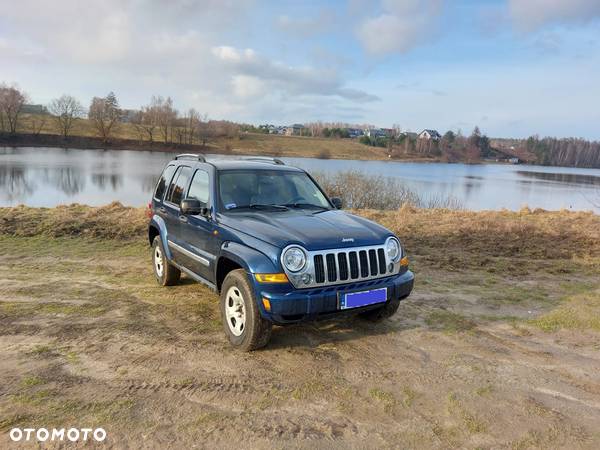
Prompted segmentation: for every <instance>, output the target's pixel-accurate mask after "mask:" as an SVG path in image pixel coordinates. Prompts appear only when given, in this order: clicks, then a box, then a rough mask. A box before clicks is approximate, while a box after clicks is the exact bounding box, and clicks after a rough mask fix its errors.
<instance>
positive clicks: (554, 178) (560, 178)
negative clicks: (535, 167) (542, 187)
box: [517, 170, 600, 186]
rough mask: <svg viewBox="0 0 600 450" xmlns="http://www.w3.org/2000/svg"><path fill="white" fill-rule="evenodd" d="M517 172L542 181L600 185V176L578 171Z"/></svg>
mask: <svg viewBox="0 0 600 450" xmlns="http://www.w3.org/2000/svg"><path fill="white" fill-rule="evenodd" d="M517 174H519V175H521V176H524V177H529V178H535V179H538V180H543V181H550V182H554V183H566V184H592V185H598V186H600V176H597V175H588V174H580V173H557V172H533V171H529V170H518V171H517Z"/></svg>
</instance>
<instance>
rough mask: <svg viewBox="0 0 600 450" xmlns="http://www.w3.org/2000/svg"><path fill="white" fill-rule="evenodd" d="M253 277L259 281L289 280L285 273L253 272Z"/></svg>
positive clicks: (283, 281) (278, 281)
mask: <svg viewBox="0 0 600 450" xmlns="http://www.w3.org/2000/svg"><path fill="white" fill-rule="evenodd" d="M254 277H255V278H256V281H258V282H259V283H287V282H288V281H289V280H288V277H287V275H286V274H285V273H255V274H254Z"/></svg>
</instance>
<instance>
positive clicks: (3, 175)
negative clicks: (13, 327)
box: [0, 147, 600, 212]
mask: <svg viewBox="0 0 600 450" xmlns="http://www.w3.org/2000/svg"><path fill="white" fill-rule="evenodd" d="M172 157H173V155H172V154H169V153H162V152H149V151H148V152H138V151H127V150H77V149H68V150H64V149H56V148H6V147H5V148H1V147H0V206H10V205H16V204H19V203H25V204H28V205H32V206H54V205H58V204H68V203H84V204H89V205H104V204H107V203H110V202H112V201H120V202H121V203H123V204H125V205H132V206H142V205H144V204H146V203H147V202H148V200H149V199H150V196H151V192H152V189H153V188H154V186H155V183H156V180H157V178H158V177H159V175H160V173H161V171H162V169H163V168H164V166H165V164H166V163H167V162H168V161H170V160H171V159H172ZM282 159H283V160H284V161H285V162H286V163H287V164H292V165H294V166H298V167H301V168H304V169H306V170H308V171H309V172H317V171H318V172H322V173H324V174H325V175H326V174H328V173H337V172H340V171H348V170H358V171H361V172H364V173H366V174H372V175H381V176H386V177H394V178H396V179H398V180H399V181H401V182H402V183H403V184H405V185H406V187H408V188H409V189H411V190H412V191H414V192H415V193H416V194H418V195H419V196H420V197H421V198H422V199H424V200H425V201H426V200H427V199H442V200H443V199H446V198H447V197H452V198H455V199H457V200H458V201H459V202H461V203H462V205H463V206H464V207H465V208H468V209H474V210H479V209H500V208H508V209H513V210H517V209H519V208H520V207H521V206H523V205H524V204H527V205H528V206H530V207H532V208H544V209H560V208H563V207H567V208H572V209H577V210H589V209H592V208H593V207H592V204H591V203H590V201H589V200H587V199H590V198H597V197H600V193H599V192H598V191H599V190H600V188H599V186H600V170H593V169H569V168H548V167H536V166H511V165H485V164H481V165H465V164H436V163H433V164H432V163H425V164H423V163H399V162H390V161H350V160H319V159H310V158H282ZM596 211H597V212H600V210H599V209H596Z"/></svg>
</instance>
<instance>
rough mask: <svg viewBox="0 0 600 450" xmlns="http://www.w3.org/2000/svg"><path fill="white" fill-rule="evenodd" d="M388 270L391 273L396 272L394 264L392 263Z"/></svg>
mask: <svg viewBox="0 0 600 450" xmlns="http://www.w3.org/2000/svg"><path fill="white" fill-rule="evenodd" d="M388 269H389V271H390V272H393V271H394V264H392V263H390V265H389V266H388Z"/></svg>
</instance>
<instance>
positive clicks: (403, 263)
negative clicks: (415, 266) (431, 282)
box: [400, 256, 408, 267]
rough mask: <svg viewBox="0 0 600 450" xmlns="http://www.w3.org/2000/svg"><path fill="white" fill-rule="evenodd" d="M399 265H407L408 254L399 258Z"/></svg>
mask: <svg viewBox="0 0 600 450" xmlns="http://www.w3.org/2000/svg"><path fill="white" fill-rule="evenodd" d="M400 265H401V266H404V267H408V256H405V257H404V258H402V259H401V260H400Z"/></svg>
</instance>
